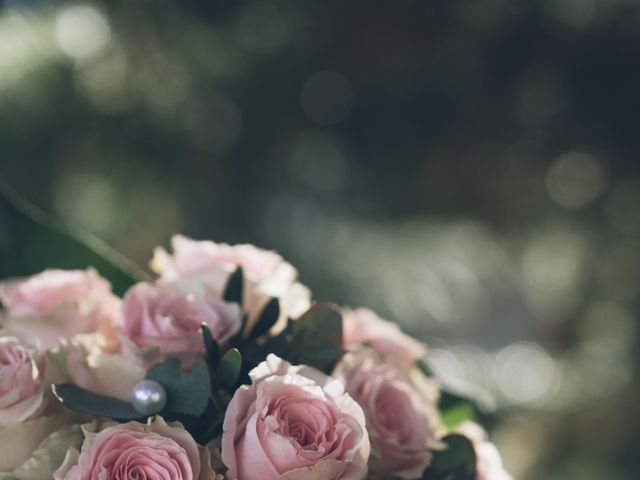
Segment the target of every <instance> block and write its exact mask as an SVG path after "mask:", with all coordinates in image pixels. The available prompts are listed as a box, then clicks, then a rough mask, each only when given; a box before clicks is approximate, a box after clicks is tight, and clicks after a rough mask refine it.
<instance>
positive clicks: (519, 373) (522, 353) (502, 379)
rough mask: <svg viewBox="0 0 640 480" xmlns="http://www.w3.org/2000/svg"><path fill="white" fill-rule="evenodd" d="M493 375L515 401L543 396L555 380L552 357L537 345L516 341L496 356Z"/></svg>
mask: <svg viewBox="0 0 640 480" xmlns="http://www.w3.org/2000/svg"><path fill="white" fill-rule="evenodd" d="M495 375H496V380H497V383H498V387H499V388H500V391H501V392H502V394H503V395H505V396H506V397H507V398H509V399H510V400H511V401H513V402H514V403H519V404H527V403H533V402H536V401H540V400H542V399H543V398H544V397H545V395H546V394H547V393H548V392H549V391H550V390H551V387H552V386H553V384H554V381H555V375H556V367H555V364H554V362H553V359H552V358H551V357H550V356H549V354H548V353H547V352H545V351H544V350H543V349H542V348H541V347H540V346H539V345H537V344H535V343H528V342H517V343H513V344H511V345H509V346H507V347H505V348H503V349H502V350H501V351H500V353H498V356H497V357H496V365H495Z"/></svg>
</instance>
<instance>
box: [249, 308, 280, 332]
mask: <svg viewBox="0 0 640 480" xmlns="http://www.w3.org/2000/svg"><path fill="white" fill-rule="evenodd" d="M279 317H280V302H279V301H278V299H277V298H272V299H271V300H269V302H268V303H267V304H266V305H265V307H264V309H263V310H262V313H261V314H260V316H259V317H258V320H257V321H256V323H255V325H254V326H253V328H252V329H251V331H250V332H249V335H248V337H247V340H253V339H256V338H258V337H260V336H262V335H264V334H265V333H267V332H268V331H269V330H270V329H271V327H273V326H274V325H275V323H276V322H277V321H278V318H279Z"/></svg>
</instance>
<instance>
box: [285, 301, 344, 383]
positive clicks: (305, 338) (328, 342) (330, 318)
mask: <svg viewBox="0 0 640 480" xmlns="http://www.w3.org/2000/svg"><path fill="white" fill-rule="evenodd" d="M290 331H291V332H290V335H291V342H290V345H289V347H290V349H291V350H292V355H290V357H293V358H291V360H293V361H295V362H298V363H304V364H307V365H309V366H312V367H315V368H318V369H320V370H322V371H324V372H329V371H330V370H332V369H333V367H334V366H335V364H336V362H337V361H338V360H339V359H340V358H341V357H342V355H343V354H344V350H343V348H342V314H341V313H340V310H339V309H338V307H336V306H335V305H332V304H326V303H316V304H314V305H312V306H311V308H309V310H307V312H305V313H304V314H303V315H302V316H301V317H300V318H299V319H298V320H296V321H295V322H291V323H290ZM287 335H289V333H288V332H287Z"/></svg>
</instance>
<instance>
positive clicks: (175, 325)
mask: <svg viewBox="0 0 640 480" xmlns="http://www.w3.org/2000/svg"><path fill="white" fill-rule="evenodd" d="M203 323H204V324H206V325H207V326H208V327H209V328H210V329H211V333H212V334H213V337H214V338H215V339H216V340H217V341H218V343H220V344H224V343H226V342H227V341H228V340H229V339H230V338H231V337H232V336H233V335H235V334H236V333H237V332H238V331H239V330H240V327H241V324H242V320H241V314H240V309H239V308H238V306H237V305H236V304H231V303H225V302H223V301H222V300H220V299H218V298H214V297H210V298H206V299H202V298H197V297H196V296H195V295H192V294H184V293H180V292H175V291H172V290H169V289H168V286H165V288H159V287H155V286H152V285H149V284H146V283H140V284H138V285H136V286H134V287H132V288H131V289H130V290H129V291H128V292H127V294H126V295H125V297H124V301H123V303H122V310H121V315H120V324H119V327H120V331H121V333H122V334H123V335H124V336H125V337H126V338H127V339H129V340H130V342H131V343H133V345H134V346H135V348H137V349H140V350H142V352H144V350H145V349H146V350H149V349H152V350H153V349H156V348H157V349H159V350H160V352H162V353H198V352H204V344H203V342H202V335H201V334H200V326H201V325H202V324H203ZM125 345H126V342H125Z"/></svg>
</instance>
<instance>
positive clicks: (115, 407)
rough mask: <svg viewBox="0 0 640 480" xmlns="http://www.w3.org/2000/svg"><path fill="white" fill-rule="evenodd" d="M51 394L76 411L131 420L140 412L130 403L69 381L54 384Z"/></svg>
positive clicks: (138, 415)
mask: <svg viewBox="0 0 640 480" xmlns="http://www.w3.org/2000/svg"><path fill="white" fill-rule="evenodd" d="M53 394H54V395H55V396H56V397H57V398H58V400H60V402H62V404H63V405H64V406H66V407H68V408H70V409H71V410H75V411H76V412H80V413H86V414H88V415H94V416H98V417H110V418H115V419H118V420H133V419H136V418H140V417H141V415H140V412H138V411H137V410H136V409H135V408H133V405H131V404H130V403H127V402H123V401H122V400H119V399H117V398H113V397H107V396H105V395H98V394H97V393H93V392H90V391H89V390H85V389H84V388H81V387H78V386H77V385H73V384H71V383H62V384H58V385H54V386H53Z"/></svg>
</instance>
